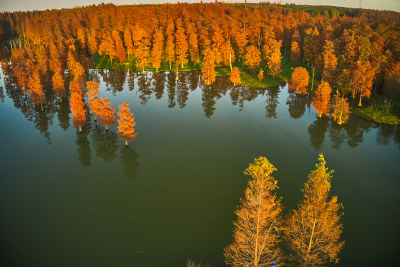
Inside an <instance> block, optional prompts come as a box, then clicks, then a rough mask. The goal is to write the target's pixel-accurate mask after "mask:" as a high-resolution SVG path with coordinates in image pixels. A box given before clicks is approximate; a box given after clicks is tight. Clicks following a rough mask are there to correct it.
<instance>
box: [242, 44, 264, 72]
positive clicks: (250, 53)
mask: <svg viewBox="0 0 400 267" xmlns="http://www.w3.org/2000/svg"><path fill="white" fill-rule="evenodd" d="M260 62H261V52H260V51H259V50H258V49H257V47H255V46H254V45H250V46H248V47H247V48H246V54H245V58H244V64H245V65H246V66H248V67H249V69H250V70H255V69H256V68H257V67H258V66H260Z"/></svg>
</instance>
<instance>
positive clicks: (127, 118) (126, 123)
mask: <svg viewBox="0 0 400 267" xmlns="http://www.w3.org/2000/svg"><path fill="white" fill-rule="evenodd" d="M128 106H129V103H123V104H121V105H119V106H118V107H119V111H118V113H117V114H118V117H119V119H118V133H119V134H120V136H119V138H120V139H121V140H123V141H125V145H126V146H127V145H128V142H130V141H133V140H134V139H135V136H136V135H137V133H135V129H134V126H135V124H136V123H135V120H134V118H133V113H131V111H130V110H129V107H128Z"/></svg>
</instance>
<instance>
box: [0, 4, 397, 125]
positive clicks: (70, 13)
mask: <svg viewBox="0 0 400 267" xmlns="http://www.w3.org/2000/svg"><path fill="white" fill-rule="evenodd" d="M304 10H306V11H304ZM399 24H400V14H399V13H397V12H393V11H375V10H358V9H345V8H334V7H330V8H328V7H327V8H321V7H314V8H312V7H311V8H308V9H304V8H299V7H298V6H295V5H283V6H280V5H273V4H267V3H262V4H249V5H247V6H244V5H240V4H222V3H211V4H205V3H199V4H185V3H182V4H175V5H172V4H165V5H137V6H114V5H112V4H102V5H97V6H94V5H93V6H87V7H79V8H73V9H62V10H46V11H31V12H13V13H8V12H6V13H2V14H0V38H1V39H2V40H3V44H5V47H6V48H7V49H4V50H3V54H5V56H4V58H3V59H2V68H3V72H4V73H7V72H6V71H4V70H6V69H7V68H11V69H12V77H11V78H10V79H11V80H12V82H13V83H15V84H16V85H17V86H18V87H19V88H20V89H21V90H22V91H24V92H26V93H28V94H29V95H30V97H31V99H32V102H33V103H34V104H38V105H43V104H44V103H45V102H46V99H45V97H44V96H45V94H46V91H47V90H48V89H49V88H51V90H52V91H53V92H52V93H54V95H55V96H56V97H58V98H59V99H62V98H65V99H67V101H68V99H70V100H71V101H70V104H71V112H72V114H73V117H74V121H75V125H76V126H77V127H79V126H82V125H83V124H84V122H85V119H84V116H83V114H84V112H85V110H84V108H83V101H81V100H82V99H83V96H84V95H85V92H86V89H87V84H86V79H87V78H88V77H87V70H88V69H89V68H106V69H107V68H112V69H115V68H116V69H124V70H140V71H142V72H143V73H145V71H149V70H150V71H156V72H158V71H160V70H161V71H170V72H176V73H177V74H176V75H177V76H176V78H177V79H178V76H179V72H180V71H189V70H201V72H202V75H201V78H202V80H203V81H204V83H205V84H206V85H210V84H212V83H214V82H215V77H216V76H217V75H225V76H230V80H231V82H232V83H233V84H234V85H243V86H249V87H258V88H260V87H261V88H262V87H270V86H271V85H277V84H280V83H282V82H290V84H289V85H290V88H292V89H293V90H295V92H296V93H297V94H307V93H312V94H314V95H315V96H314V98H313V100H312V102H313V104H312V106H313V108H314V109H316V110H317V112H318V117H321V116H332V117H333V118H334V120H335V121H336V122H337V123H338V124H339V125H340V124H343V123H345V122H346V120H347V118H348V117H349V116H348V115H349V114H350V112H354V113H355V114H357V115H359V116H361V117H364V118H366V119H369V120H373V121H377V122H380V123H388V124H398V123H399V121H400V119H399V118H400V116H399V113H400V107H399V105H400V104H399V98H398V97H399V95H400V45H399V43H400V31H399V27H400V25H399ZM8 64H10V66H7V65H8ZM89 83H90V81H89ZM43 85H44V89H43ZM75 96H76V97H75ZM371 96H373V97H372V98H371V99H369V98H370V97H371ZM88 101H89V99H88ZM99 101H100V102H101V101H103V102H102V107H99V109H98V113H102V114H103V113H105V114H111V113H113V112H111V111H110V112H108V113H107V111H105V110H107V103H105V102H104V99H100V100H98V101H97V100H95V102H96V103H100V102H99ZM363 103H365V104H364V105H363ZM90 106H92V105H89V107H90ZM103 111H104V112H103ZM74 114H75V115H74ZM111 122H113V120H112V119H110V120H109V122H108V123H106V124H107V125H110V124H112V123H111Z"/></svg>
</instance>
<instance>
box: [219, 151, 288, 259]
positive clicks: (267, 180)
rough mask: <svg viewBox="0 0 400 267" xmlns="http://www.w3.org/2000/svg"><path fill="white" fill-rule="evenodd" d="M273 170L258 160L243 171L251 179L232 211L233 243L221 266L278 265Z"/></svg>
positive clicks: (278, 220) (278, 226) (277, 205)
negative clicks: (235, 217)
mask: <svg viewBox="0 0 400 267" xmlns="http://www.w3.org/2000/svg"><path fill="white" fill-rule="evenodd" d="M274 171H276V168H275V167H274V166H273V165H272V164H271V163H270V162H269V161H268V159H267V158H265V157H259V158H257V159H255V160H254V163H252V164H250V166H249V167H248V168H247V169H246V170H245V171H244V173H245V174H246V175H249V176H251V178H250V180H249V182H248V185H247V188H246V191H245V197H244V198H243V199H242V200H241V205H240V207H239V209H238V210H237V211H236V216H237V219H236V221H235V222H234V226H235V227H234V232H233V238H234V241H233V243H232V244H231V245H229V246H228V247H226V248H225V250H224V256H225V262H226V263H227V264H228V265H232V266H270V264H271V263H272V262H273V261H280V260H281V258H282V252H281V249H280V246H279V241H280V237H279V235H280V230H281V215H280V214H281V211H282V206H281V203H280V199H279V198H277V197H276V196H275V190H276V189H277V188H278V186H277V181H276V180H275V179H274V178H273V177H272V176H271V174H272V173H273V172H274Z"/></svg>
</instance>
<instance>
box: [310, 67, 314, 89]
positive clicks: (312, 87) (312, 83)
mask: <svg viewBox="0 0 400 267" xmlns="http://www.w3.org/2000/svg"><path fill="white" fill-rule="evenodd" d="M311 91H314V64H313V65H312V80H311Z"/></svg>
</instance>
